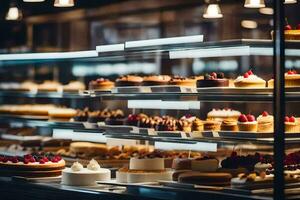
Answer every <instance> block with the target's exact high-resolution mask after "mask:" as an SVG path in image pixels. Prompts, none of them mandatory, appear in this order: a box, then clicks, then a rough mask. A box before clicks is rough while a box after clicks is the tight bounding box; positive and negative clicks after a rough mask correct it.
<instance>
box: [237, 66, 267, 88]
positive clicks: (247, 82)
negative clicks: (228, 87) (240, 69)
mask: <svg viewBox="0 0 300 200" xmlns="http://www.w3.org/2000/svg"><path fill="white" fill-rule="evenodd" d="M234 86H235V87H246V88H249V87H251V88H264V87H266V81H265V80H263V79H262V78H260V77H258V76H256V75H254V74H253V73H252V71H251V70H250V71H248V72H246V73H245V74H244V76H239V77H237V79H235V80H234Z"/></svg>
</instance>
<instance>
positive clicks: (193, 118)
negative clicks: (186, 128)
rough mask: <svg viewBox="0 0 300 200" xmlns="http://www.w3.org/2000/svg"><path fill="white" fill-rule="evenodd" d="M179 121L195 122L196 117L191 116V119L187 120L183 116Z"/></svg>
mask: <svg viewBox="0 0 300 200" xmlns="http://www.w3.org/2000/svg"><path fill="white" fill-rule="evenodd" d="M181 119H182V120H186V121H188V122H191V123H192V122H193V121H195V119H196V117H194V116H193V117H188V118H187V117H186V116H183V117H181Z"/></svg>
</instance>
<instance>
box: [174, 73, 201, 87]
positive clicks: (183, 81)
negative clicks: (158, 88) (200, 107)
mask: <svg viewBox="0 0 300 200" xmlns="http://www.w3.org/2000/svg"><path fill="white" fill-rule="evenodd" d="M169 85H177V86H185V87H193V88H195V87H196V79H190V78H185V77H180V76H174V77H173V78H172V79H171V80H170V82H169Z"/></svg>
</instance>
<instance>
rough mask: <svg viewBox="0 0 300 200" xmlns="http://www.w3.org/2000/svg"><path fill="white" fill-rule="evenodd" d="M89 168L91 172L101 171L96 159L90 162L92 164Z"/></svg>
mask: <svg viewBox="0 0 300 200" xmlns="http://www.w3.org/2000/svg"><path fill="white" fill-rule="evenodd" d="M87 168H88V169H89V170H91V171H99V170H100V169H101V167H100V165H99V163H98V162H97V161H96V160H94V159H92V160H91V161H90V163H89V164H88V165H87Z"/></svg>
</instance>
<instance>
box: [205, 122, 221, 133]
mask: <svg viewBox="0 0 300 200" xmlns="http://www.w3.org/2000/svg"><path fill="white" fill-rule="evenodd" d="M220 130H221V122H220V121H215V120H206V121H204V131H220Z"/></svg>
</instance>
